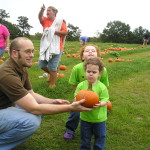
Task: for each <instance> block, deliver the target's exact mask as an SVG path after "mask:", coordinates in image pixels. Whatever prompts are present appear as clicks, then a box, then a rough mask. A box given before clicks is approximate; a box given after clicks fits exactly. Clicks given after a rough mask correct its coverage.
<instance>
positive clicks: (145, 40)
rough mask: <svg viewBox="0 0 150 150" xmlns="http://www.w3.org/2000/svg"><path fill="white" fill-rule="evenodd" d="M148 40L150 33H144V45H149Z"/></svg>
mask: <svg viewBox="0 0 150 150" xmlns="http://www.w3.org/2000/svg"><path fill="white" fill-rule="evenodd" d="M148 41H149V35H148V34H144V38H143V45H147V43H148Z"/></svg>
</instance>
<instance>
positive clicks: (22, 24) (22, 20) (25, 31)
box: [17, 16, 33, 36]
mask: <svg viewBox="0 0 150 150" xmlns="http://www.w3.org/2000/svg"><path fill="white" fill-rule="evenodd" d="M17 21H18V22H19V24H18V25H17V26H18V27H19V28H20V30H21V34H22V36H28V35H29V31H30V29H31V28H33V27H32V26H30V25H29V24H28V18H27V17H25V16H20V17H18V20H17Z"/></svg>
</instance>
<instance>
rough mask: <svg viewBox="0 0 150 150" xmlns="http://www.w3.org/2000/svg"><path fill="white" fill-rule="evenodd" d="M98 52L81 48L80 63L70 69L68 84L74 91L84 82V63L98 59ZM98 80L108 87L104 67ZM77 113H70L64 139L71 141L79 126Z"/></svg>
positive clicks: (94, 49) (89, 47) (86, 47)
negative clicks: (90, 59)
mask: <svg viewBox="0 0 150 150" xmlns="http://www.w3.org/2000/svg"><path fill="white" fill-rule="evenodd" d="M99 56H100V50H99V48H98V47H97V46H96V45H92V44H90V45H85V46H83V47H82V48H81V53H80V58H81V61H82V62H81V63H79V64H77V65H75V66H74V67H73V69H72V72H71V75H70V79H69V83H70V84H71V85H72V87H73V90H74V91H75V90H76V87H77V85H78V84H79V83H80V82H82V81H84V80H86V74H85V70H84V61H85V60H87V59H89V58H94V57H99ZM99 80H100V81H101V82H102V83H104V84H105V85H106V86H107V87H108V86H109V81H108V74H107V69H106V68H105V67H104V69H103V73H102V74H101V76H100V77H99ZM79 115H80V113H79V112H71V113H70V116H69V118H68V120H67V122H66V132H65V134H64V139H67V140H72V139H73V134H74V133H75V131H76V129H77V127H78V124H79V119H80V118H79Z"/></svg>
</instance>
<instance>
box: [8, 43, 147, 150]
mask: <svg viewBox="0 0 150 150" xmlns="http://www.w3.org/2000/svg"><path fill="white" fill-rule="evenodd" d="M33 42H34V46H35V50H36V51H35V58H34V59H33V62H37V61H38V57H39V41H33ZM92 44H95V45H98V46H99V48H100V50H101V52H103V53H101V57H102V58H101V59H103V60H102V61H103V63H104V64H105V67H106V68H107V70H108V74H109V82H110V86H109V88H108V90H109V94H110V101H111V102H112V104H113V108H112V111H111V112H110V113H109V114H108V120H107V142H106V150H150V115H149V114H150V57H149V56H150V45H148V46H141V45H139V44H114V43H92ZM80 48H81V47H80V43H79V42H66V45H65V50H64V54H63V56H62V59H61V62H60V64H64V65H66V66H67V70H65V71H60V70H59V73H63V74H64V78H58V79H57V88H56V89H49V88H48V86H49V83H48V82H46V81H47V78H38V76H41V75H42V74H43V73H44V72H43V71H42V70H41V69H40V68H39V67H38V65H37V64H33V66H32V68H30V69H28V70H29V75H30V79H31V82H32V85H33V89H34V91H35V92H37V93H40V94H42V95H44V96H46V97H50V98H60V99H67V100H69V101H70V102H72V101H73V91H72V88H71V86H70V85H69V84H68V79H69V76H70V73H71V70H72V68H73V66H74V65H76V64H77V63H79V62H81V61H80V58H78V57H79V53H80ZM112 48H114V50H111V49H112ZM119 48H123V49H121V50H119ZM104 52H105V53H104ZM69 55H70V57H69ZM118 56H119V58H121V59H124V61H123V62H115V59H116V57H118ZM5 57H6V58H7V57H8V56H7V54H5ZM6 58H5V59H6ZM109 58H112V59H113V60H114V62H108V59H109ZM129 60H131V61H130V62H129ZM68 116H69V112H68V113H62V114H57V115H48V116H45V117H44V118H43V121H42V124H41V127H40V128H39V130H38V131H37V132H36V133H35V134H34V135H33V136H32V137H30V138H29V139H28V140H26V141H25V142H24V143H22V144H21V145H19V146H18V147H17V148H15V149H14V150H79V146H80V129H79V128H78V129H77V132H76V134H75V138H74V140H72V141H66V140H64V139H63V134H64V132H65V123H66V121H67V118H68Z"/></svg>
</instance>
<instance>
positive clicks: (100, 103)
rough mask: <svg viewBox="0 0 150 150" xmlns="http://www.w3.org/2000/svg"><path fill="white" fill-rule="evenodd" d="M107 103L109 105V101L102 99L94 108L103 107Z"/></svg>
mask: <svg viewBox="0 0 150 150" xmlns="http://www.w3.org/2000/svg"><path fill="white" fill-rule="evenodd" d="M105 105H107V102H104V101H102V102H101V101H100V102H99V103H98V104H95V105H94V106H93V108H98V107H102V106H105Z"/></svg>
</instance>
